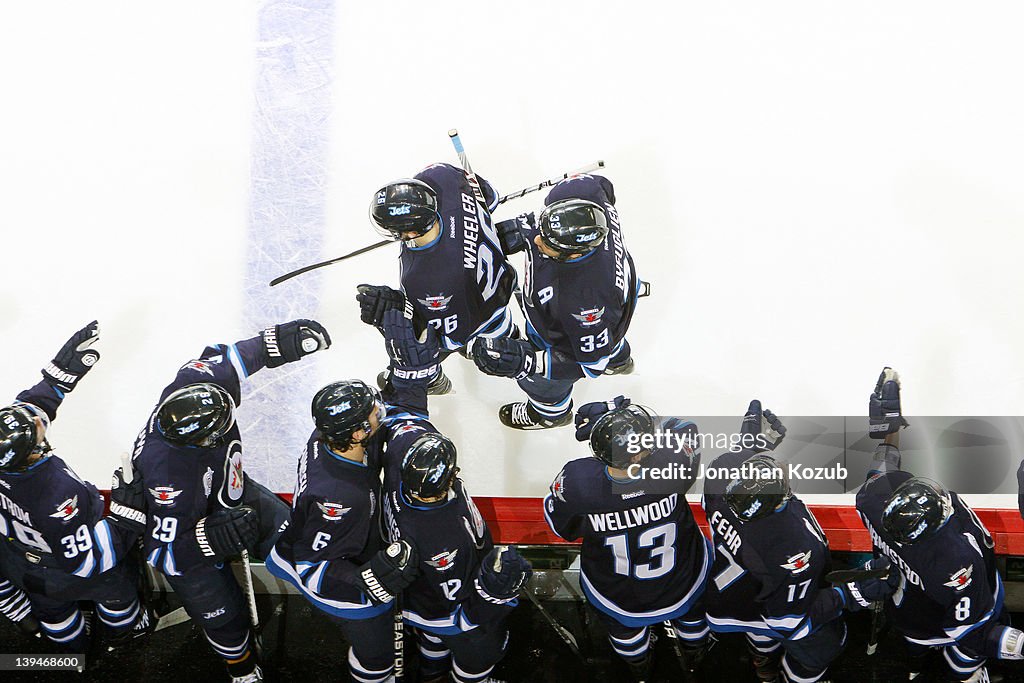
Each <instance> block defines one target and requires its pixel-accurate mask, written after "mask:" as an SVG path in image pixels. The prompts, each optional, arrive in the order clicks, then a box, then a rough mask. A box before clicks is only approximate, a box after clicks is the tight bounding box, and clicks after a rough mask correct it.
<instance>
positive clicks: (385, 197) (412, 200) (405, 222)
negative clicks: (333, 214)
mask: <svg viewBox="0 0 1024 683" xmlns="http://www.w3.org/2000/svg"><path fill="white" fill-rule="evenodd" d="M440 219H441V215H440V214H439V213H438V212H437V193H436V192H434V188H432V187H430V185H427V184H426V183H425V182H423V181H422V180H415V179H412V178H402V179H400V180H396V181H395V182H393V183H389V184H387V185H385V186H384V187H382V188H380V189H379V190H377V192H376V194H374V195H373V200H372V201H371V202H370V220H371V221H373V226H374V229H375V230H376V231H377V232H378V233H380V234H381V235H382V236H384V237H387V238H388V239H393V240H401V239H409V237H410V233H411V236H412V237H420V236H421V235H425V234H426V233H427V232H429V231H430V228H432V227H433V226H434V221H438V220H440Z"/></svg>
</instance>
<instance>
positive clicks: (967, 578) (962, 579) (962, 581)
mask: <svg viewBox="0 0 1024 683" xmlns="http://www.w3.org/2000/svg"><path fill="white" fill-rule="evenodd" d="M973 573H974V565H973V564H969V565H967V566H966V567H964V568H963V569H958V570H957V571H955V572H953V575H952V576H950V577H949V581H947V582H946V583H944V584H943V585H944V586H949V587H950V588H952V589H954V590H955V591H957V592H959V591H962V590H966V588H967V587H968V586H970V585H971V581H973V579H972V578H971V574H973Z"/></svg>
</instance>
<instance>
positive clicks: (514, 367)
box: [470, 337, 541, 380]
mask: <svg viewBox="0 0 1024 683" xmlns="http://www.w3.org/2000/svg"><path fill="white" fill-rule="evenodd" d="M536 351H537V350H536V349H535V348H534V347H533V344H531V343H530V342H528V341H526V340H524V339H509V338H508V337H498V338H497V339H487V338H481V337H477V338H476V339H474V340H473V343H472V349H471V350H470V353H472V354H473V362H474V363H476V366H477V367H478V368H480V370H481V371H482V372H484V373H486V374H488V375H494V376H496V377H511V378H512V379H515V380H520V379H523V378H525V377H529V376H530V375H532V374H534V373H535V372H541V368H540V367H539V364H538V363H537V354H536Z"/></svg>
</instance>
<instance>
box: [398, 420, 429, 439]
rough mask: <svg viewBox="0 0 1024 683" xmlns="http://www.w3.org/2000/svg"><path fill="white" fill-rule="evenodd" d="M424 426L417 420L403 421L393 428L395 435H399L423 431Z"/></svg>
mask: <svg viewBox="0 0 1024 683" xmlns="http://www.w3.org/2000/svg"><path fill="white" fill-rule="evenodd" d="M425 430H426V427H424V426H423V425H421V424H419V423H418V422H405V423H403V424H402V426H401V427H399V428H398V429H396V430H395V436H401V435H402V434H408V433H409V432H420V431H425Z"/></svg>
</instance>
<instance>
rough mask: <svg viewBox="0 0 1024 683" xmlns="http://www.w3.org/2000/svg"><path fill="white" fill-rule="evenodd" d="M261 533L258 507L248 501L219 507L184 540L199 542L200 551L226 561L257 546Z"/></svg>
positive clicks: (215, 559)
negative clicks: (239, 504)
mask: <svg viewBox="0 0 1024 683" xmlns="http://www.w3.org/2000/svg"><path fill="white" fill-rule="evenodd" d="M259 536H260V524H259V518H258V516H257V514H256V511H255V510H253V509H252V508H251V507H249V506H247V505H241V506H239V507H236V508H231V509H230V510H217V511H216V512H213V513H211V514H209V515H207V516H206V517H203V518H202V519H201V520H199V523H198V524H196V529H195V535H194V536H192V537H189V536H186V537H185V539H184V540H186V541H189V542H193V543H195V544H196V545H197V546H199V552H200V553H202V554H203V555H204V556H205V557H208V558H210V559H211V560H213V561H214V562H223V561H224V560H226V559H227V558H229V557H231V556H233V555H237V554H239V553H240V552H242V551H243V550H248V549H249V548H252V547H255V546H256V543H257V541H258V540H259Z"/></svg>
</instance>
